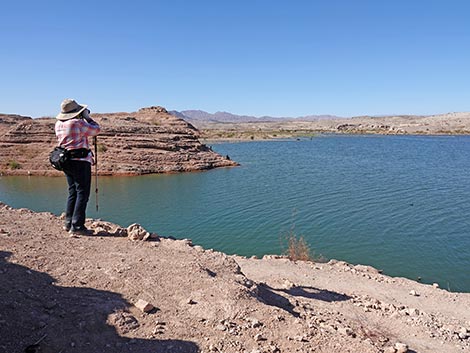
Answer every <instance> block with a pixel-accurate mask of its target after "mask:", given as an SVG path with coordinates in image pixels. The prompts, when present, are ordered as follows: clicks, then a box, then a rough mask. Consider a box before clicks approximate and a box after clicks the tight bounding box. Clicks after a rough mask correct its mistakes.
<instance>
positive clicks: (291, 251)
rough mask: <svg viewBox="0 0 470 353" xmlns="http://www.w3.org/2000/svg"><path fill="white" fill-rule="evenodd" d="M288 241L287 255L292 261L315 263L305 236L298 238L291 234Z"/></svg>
mask: <svg viewBox="0 0 470 353" xmlns="http://www.w3.org/2000/svg"><path fill="white" fill-rule="evenodd" d="M286 240H287V249H286V255H287V257H288V258H289V259H290V260H292V261H297V260H300V261H313V255H312V252H311V250H310V247H309V245H308V244H307V242H306V241H305V239H304V237H303V236H299V237H297V235H295V234H294V232H290V233H289V234H288V235H287V239H286Z"/></svg>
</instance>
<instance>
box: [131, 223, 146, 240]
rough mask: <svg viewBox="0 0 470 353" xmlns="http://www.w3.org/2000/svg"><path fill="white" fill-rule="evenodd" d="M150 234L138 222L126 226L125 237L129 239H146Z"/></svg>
mask: <svg viewBox="0 0 470 353" xmlns="http://www.w3.org/2000/svg"><path fill="white" fill-rule="evenodd" d="M150 236H151V234H150V233H149V232H147V231H146V230H145V229H144V228H142V226H141V225H140V224H137V223H134V224H131V225H130V226H129V227H127V237H128V238H129V239H130V240H147V239H148V238H150Z"/></svg>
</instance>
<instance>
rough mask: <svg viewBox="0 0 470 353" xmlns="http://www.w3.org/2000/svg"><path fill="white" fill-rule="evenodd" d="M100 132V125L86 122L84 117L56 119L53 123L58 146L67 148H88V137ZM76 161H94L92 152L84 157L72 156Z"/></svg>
mask: <svg viewBox="0 0 470 353" xmlns="http://www.w3.org/2000/svg"><path fill="white" fill-rule="evenodd" d="M99 132H100V126H99V125H98V124H97V123H96V122H95V121H92V122H87V121H86V120H85V119H70V120H65V121H61V120H57V122H56V123H55V134H56V136H57V141H58V142H59V146H61V147H63V148H65V149H67V150H76V149H79V148H87V149H90V145H89V144H88V137H91V136H96V135H98V134H99ZM72 159H73V160H76V161H87V162H90V163H91V164H93V163H94V160H93V154H92V153H91V152H90V153H89V154H88V156H86V157H85V158H72Z"/></svg>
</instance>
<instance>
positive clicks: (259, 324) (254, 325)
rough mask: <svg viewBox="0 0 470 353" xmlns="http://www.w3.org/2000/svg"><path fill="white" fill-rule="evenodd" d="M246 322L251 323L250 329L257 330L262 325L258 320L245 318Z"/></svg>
mask: <svg viewBox="0 0 470 353" xmlns="http://www.w3.org/2000/svg"><path fill="white" fill-rule="evenodd" d="M246 321H249V322H250V323H251V327H252V328H257V327H260V326H261V325H263V324H262V323H261V322H260V321H259V320H258V319H255V318H252V317H249V318H247V319H246Z"/></svg>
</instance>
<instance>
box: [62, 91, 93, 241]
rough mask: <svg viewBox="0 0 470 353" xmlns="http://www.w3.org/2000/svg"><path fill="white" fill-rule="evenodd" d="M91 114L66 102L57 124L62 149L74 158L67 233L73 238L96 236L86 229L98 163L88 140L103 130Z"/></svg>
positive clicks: (69, 167)
mask: <svg viewBox="0 0 470 353" xmlns="http://www.w3.org/2000/svg"><path fill="white" fill-rule="evenodd" d="M89 113H90V111H89V110H88V109H87V105H80V104H78V103H77V102H76V101H75V100H73V99H64V100H63V101H62V104H61V112H60V113H59V114H58V115H57V117H56V118H57V122H56V124H55V134H56V136H57V141H58V145H59V146H60V147H63V148H65V149H66V150H68V151H69V153H70V156H71V159H70V161H69V162H67V164H66V166H65V167H64V173H65V176H66V177H67V183H68V186H69V196H68V199H67V208H66V211H65V225H64V230H66V231H68V232H70V234H71V235H72V236H77V235H91V234H93V232H92V231H90V230H88V229H87V228H86V227H85V218H86V217H85V212H86V206H87V203H88V198H89V197H90V188H91V166H92V164H93V163H94V160H93V154H92V152H91V150H90V145H89V143H88V137H91V136H96V135H98V133H99V132H100V126H99V125H98V123H96V122H95V121H94V120H93V119H92V118H91V117H90V115H89Z"/></svg>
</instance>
